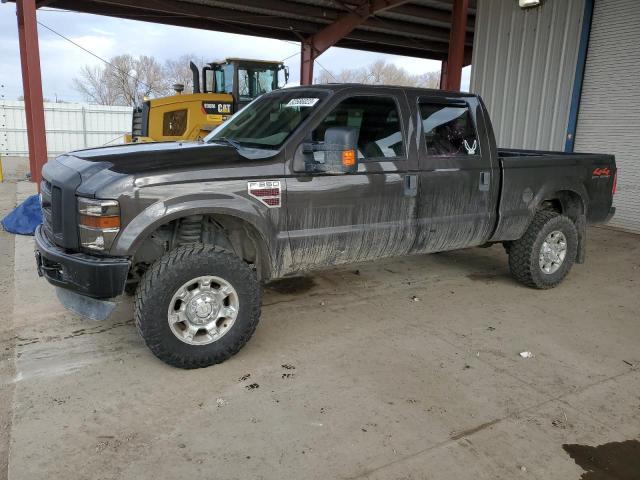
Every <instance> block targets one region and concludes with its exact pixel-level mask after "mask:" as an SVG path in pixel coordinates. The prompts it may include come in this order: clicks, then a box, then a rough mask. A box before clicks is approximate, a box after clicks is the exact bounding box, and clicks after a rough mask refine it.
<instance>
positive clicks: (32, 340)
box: [3, 319, 133, 347]
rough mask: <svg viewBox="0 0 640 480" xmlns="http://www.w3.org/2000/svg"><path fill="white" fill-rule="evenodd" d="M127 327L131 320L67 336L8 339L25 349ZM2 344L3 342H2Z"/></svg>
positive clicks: (79, 331)
mask: <svg viewBox="0 0 640 480" xmlns="http://www.w3.org/2000/svg"><path fill="white" fill-rule="evenodd" d="M128 325H133V319H130V320H126V321H123V322H113V323H111V324H110V325H108V326H100V327H94V328H81V329H79V330H74V331H72V332H71V333H70V334H69V335H53V336H51V335H50V336H47V337H46V338H40V337H32V338H23V337H20V336H19V335H16V336H14V337H13V338H10V339H9V341H11V340H13V341H15V342H16V346H17V347H25V346H27V345H32V344H34V343H40V342H43V341H44V342H56V341H61V340H67V339H69V338H75V337H80V336H82V335H97V334H100V333H104V332H108V331H109V330H113V329H115V328H119V327H124V326H128ZM3 343H4V342H3Z"/></svg>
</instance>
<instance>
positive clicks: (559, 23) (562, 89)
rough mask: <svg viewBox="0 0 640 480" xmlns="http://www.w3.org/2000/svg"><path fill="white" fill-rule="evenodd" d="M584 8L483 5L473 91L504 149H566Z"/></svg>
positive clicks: (574, 1) (508, 2)
mask: <svg viewBox="0 0 640 480" xmlns="http://www.w3.org/2000/svg"><path fill="white" fill-rule="evenodd" d="M583 10H584V0H546V1H545V2H544V3H543V4H542V6H541V7H536V8H531V9H526V10H523V9H521V8H520V7H519V6H518V1H517V0H478V8H477V13H476V26H475V39H474V48H473V59H472V60H473V68H472V71H471V91H472V92H475V93H479V94H480V95H481V96H482V98H483V99H484V101H485V103H486V105H487V108H488V110H489V113H490V115H491V118H492V120H493V126H494V129H495V131H496V139H497V142H498V146H500V147H510V148H532V149H539V150H563V149H564V143H565V136H566V131H567V122H568V118H569V107H570V104H571V92H572V88H573V80H574V76H575V69H576V61H577V55H578V45H579V43H580V29H581V27H582V17H583Z"/></svg>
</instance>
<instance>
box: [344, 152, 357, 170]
mask: <svg viewBox="0 0 640 480" xmlns="http://www.w3.org/2000/svg"><path fill="white" fill-rule="evenodd" d="M355 164H356V151H355V150H345V151H343V152H342V166H343V167H353V166H354V165H355Z"/></svg>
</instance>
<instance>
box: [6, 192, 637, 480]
mask: <svg viewBox="0 0 640 480" xmlns="http://www.w3.org/2000/svg"><path fill="white" fill-rule="evenodd" d="M0 192H1V193H2V197H3V199H4V203H2V208H3V210H4V209H5V208H6V207H7V205H8V204H11V203H12V202H11V201H7V198H12V197H11V195H13V194H14V192H13V191H12V190H11V188H10V187H8V186H7V185H6V184H3V185H2V189H0ZM27 193H30V190H29V189H28V188H27V187H25V184H18V195H19V196H20V195H25V194H27ZM589 236H590V240H589V248H588V260H587V263H586V264H585V265H578V266H576V267H574V269H573V271H572V272H571V274H570V275H569V277H568V278H567V280H566V281H565V282H564V283H563V284H562V285H561V286H560V287H558V288H556V289H554V290H550V291H536V290H531V289H528V288H525V287H522V286H521V285H519V284H517V283H515V282H514V281H513V280H512V279H511V278H510V277H509V273H508V269H507V261H506V260H507V258H506V255H505V254H504V252H503V250H502V248H500V247H498V246H496V247H493V248H489V249H469V250H463V251H457V252H450V253H443V254H438V255H427V256H417V257H410V258H400V259H390V260H383V261H379V262H376V263H368V264H364V265H358V266H351V267H348V268H338V269H333V270H331V271H327V272H322V273H317V274H314V275H313V276H311V277H309V278H307V279H302V280H300V279H297V280H293V281H288V282H282V283H280V284H278V285H277V286H276V287H273V288H271V289H268V290H267V291H266V292H265V295H264V304H265V306H264V308H263V317H262V321H261V324H260V325H259V327H258V329H257V331H256V334H255V336H254V337H253V339H252V340H251V341H250V342H249V344H248V345H247V346H246V347H245V348H244V349H243V350H242V351H241V352H240V353H239V354H238V355H237V356H236V357H234V358H233V359H231V360H230V361H228V362H226V363H224V364H222V365H218V366H215V367H211V368H207V369H201V370H195V371H182V370H177V369H174V368H171V367H168V366H166V365H164V364H163V363H161V362H160V361H158V360H157V359H156V358H155V357H153V356H152V355H151V353H149V351H147V349H146V348H145V346H144V344H143V342H142V340H141V339H140V337H139V336H138V334H137V332H136V330H135V327H134V325H133V324H132V314H131V301H130V300H129V299H126V300H124V301H123V303H122V305H121V306H119V307H118V310H117V313H116V314H115V315H113V317H112V318H110V319H109V320H107V321H105V322H102V323H93V322H90V321H85V320H82V319H81V318H79V317H77V316H75V315H73V314H71V313H68V312H66V311H65V310H64V309H63V308H62V307H61V306H60V305H59V304H58V302H57V300H56V298H55V296H54V294H53V289H52V288H51V287H50V286H49V285H48V284H47V283H46V282H45V281H44V280H41V279H38V278H37V277H36V273H35V269H34V265H33V263H34V262H33V255H32V248H33V247H32V239H31V238H26V237H15V244H14V237H10V236H9V235H7V234H4V233H2V236H0V240H1V242H0V246H1V247H2V248H3V250H4V251H7V249H11V248H12V247H13V248H14V249H15V256H14V258H15V261H14V260H13V258H11V255H2V261H3V262H4V263H3V264H2V266H1V268H2V272H1V275H0V278H1V279H2V280H1V283H0V287H1V288H2V290H3V291H2V302H3V305H1V306H2V307H4V311H5V312H7V314H6V315H4V316H3V321H2V324H1V326H0V335H1V337H0V342H1V343H0V355H1V357H0V384H1V385H2V394H1V395H0V402H2V405H0V422H1V423H2V426H3V427H2V428H1V429H0V436H1V438H0V460H1V457H3V456H4V457H5V459H6V457H7V451H8V462H5V464H4V470H0V478H1V477H2V476H3V474H6V475H7V476H8V478H10V479H12V480H13V479H20V480H23V479H42V478H64V479H68V480H72V479H165V478H166V479H178V478H193V479H196V478H198V479H199V478H202V479H225V480H231V479H243V480H244V479H254V478H255V479H262V478H264V479H333V478H342V479H356V478H367V479H385V480H386V479H407V480H408V479H415V480H417V479H426V478H428V479H446V480H451V479H456V480H460V479H474V480H477V479H502V478H504V479H514V478H520V477H522V478H538V479H545V480H549V479H563V480H566V479H578V478H580V476H581V475H582V474H583V473H584V471H583V469H582V468H581V467H580V466H578V465H577V464H576V463H575V462H574V460H573V459H572V458H571V457H570V456H569V455H568V454H567V453H566V452H565V450H564V449H563V445H564V444H580V445H587V446H597V445H601V444H605V443H609V442H623V441H626V440H634V439H638V438H639V436H640V371H639V367H640V349H639V347H638V346H639V345H640V288H639V286H640V237H638V236H633V235H630V234H625V233H620V232H614V231H610V230H606V229H602V228H592V229H590V230H589ZM14 276H15V277H14ZM414 296H415V297H416V299H415V300H414V298H413V297H414ZM11 311H13V313H12V314H10V313H9V312H11ZM524 350H529V351H531V352H532V353H533V355H534V356H533V358H529V359H523V358H521V357H520V356H519V352H522V351H524ZM251 385H253V386H254V388H249V387H250V386H251ZM616 445H617V444H616ZM7 447H8V450H7ZM7 463H8V467H7ZM1 466H2V462H1V461H0V467H1ZM588 478H595V477H588ZM597 478H622V477H597ZM629 478H635V477H629Z"/></svg>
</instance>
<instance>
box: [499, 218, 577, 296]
mask: <svg viewBox="0 0 640 480" xmlns="http://www.w3.org/2000/svg"><path fill="white" fill-rule="evenodd" d="M577 252H578V231H577V230H576V226H575V224H574V223H573V222H572V221H571V219H570V218H569V217H566V216H565V215H559V214H557V213H556V212H551V211H540V212H538V213H536V215H535V217H534V218H533V221H532V222H531V224H530V225H529V228H527V231H526V232H525V233H524V235H523V236H522V238H520V239H519V240H516V241H514V242H511V244H510V246H509V268H510V270H511V274H512V275H513V276H514V277H515V278H516V280H518V281H519V282H522V283H524V284H525V285H527V286H529V287H533V288H540V289H546V288H553V287H555V286H556V285H558V284H559V283H560V282H561V281H562V280H563V279H564V277H566V276H567V274H568V273H569V270H571V267H572V265H573V263H574V262H575V259H576V254H577Z"/></svg>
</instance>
